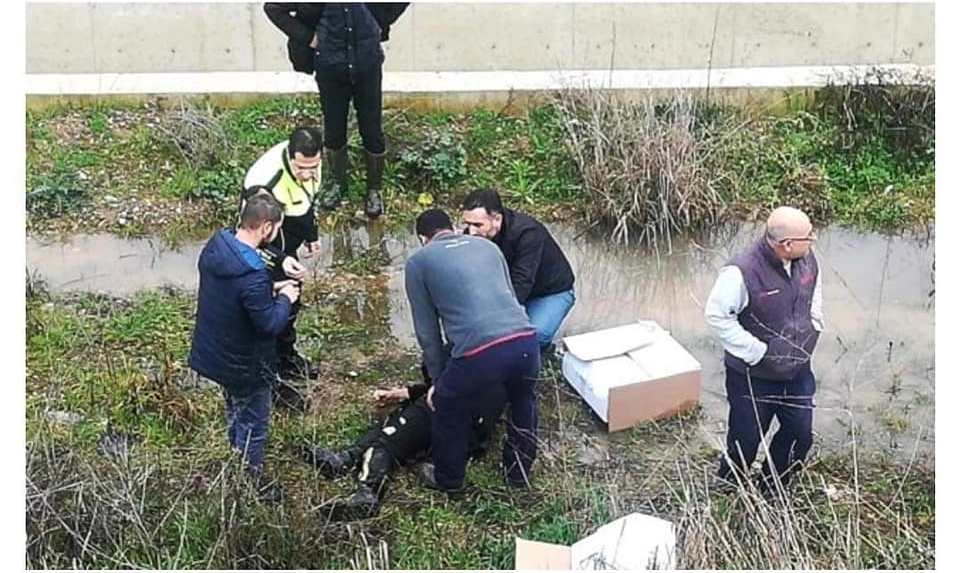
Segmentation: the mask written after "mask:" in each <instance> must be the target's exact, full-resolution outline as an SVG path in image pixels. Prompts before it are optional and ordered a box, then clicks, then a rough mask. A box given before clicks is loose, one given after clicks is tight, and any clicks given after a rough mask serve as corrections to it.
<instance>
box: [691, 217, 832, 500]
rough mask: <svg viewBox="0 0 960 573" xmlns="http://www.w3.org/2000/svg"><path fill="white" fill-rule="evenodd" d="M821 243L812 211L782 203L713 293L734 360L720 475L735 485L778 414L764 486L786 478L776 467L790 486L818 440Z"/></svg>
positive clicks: (711, 320)
mask: <svg viewBox="0 0 960 573" xmlns="http://www.w3.org/2000/svg"><path fill="white" fill-rule="evenodd" d="M815 240H816V237H815V236H814V234H813V226H812V225H811V223H810V219H809V218H808V217H807V216H806V215H805V214H804V213H803V212H802V211H800V210H798V209H794V208H792V207H779V208H777V209H775V210H774V211H773V212H772V213H771V214H770V217H769V218H768V219H767V225H766V232H765V233H764V235H763V237H761V238H760V239H759V240H758V241H756V242H755V243H753V244H752V245H750V246H749V247H747V249H746V250H744V251H743V252H742V253H740V254H739V255H738V256H737V257H735V258H734V259H733V260H732V261H731V262H730V263H729V264H728V265H727V266H725V267H723V268H722V269H721V270H720V275H719V277H718V278H717V281H716V283H715V284H714V286H713V290H712V291H711V292H710V297H709V299H708V300H707V304H706V309H705V315H706V320H707V324H708V325H709V327H710V330H711V331H712V332H713V335H714V336H716V337H717V339H719V341H720V343H721V344H722V346H723V349H724V363H725V366H726V386H727V401H728V402H729V405H730V414H729V418H728V428H727V452H726V455H725V456H724V457H723V459H722V461H721V463H720V470H719V478H720V479H721V480H722V481H725V482H727V483H733V482H735V481H739V480H743V479H744V478H746V475H747V471H748V469H749V467H750V465H751V464H752V463H753V461H754V458H755V457H756V455H757V450H758V448H759V446H760V442H761V440H762V439H764V437H765V435H766V433H767V429H768V428H769V427H770V422H771V420H772V419H773V417H774V416H776V418H777V421H778V422H779V424H780V429H779V430H778V431H777V433H776V435H774V437H773V439H772V440H770V441H769V443H768V444H767V445H766V446H765V447H764V451H765V452H769V457H767V456H764V463H763V471H762V476H761V478H762V479H761V481H760V486H761V490H762V491H763V492H764V493H770V492H772V491H773V488H774V487H775V486H776V484H777V479H774V471H773V470H776V476H777V477H779V482H780V484H781V485H786V483H787V482H788V481H789V479H790V474H791V472H792V471H794V470H795V469H796V467H797V466H799V465H800V464H801V463H802V462H803V460H804V458H805V457H806V455H807V452H808V451H809V450H810V446H811V445H812V443H813V393H814V391H815V390H816V380H815V379H814V376H813V372H812V370H811V368H810V360H811V358H812V356H813V351H814V348H815V347H816V345H817V339H818V338H819V336H820V332H821V331H822V330H823V314H822V300H823V297H822V294H821V286H820V272H819V266H818V264H817V259H816V257H815V256H814V254H813V251H812V250H811V245H812V244H813V242H814V241H815ZM737 474H738V475H737Z"/></svg>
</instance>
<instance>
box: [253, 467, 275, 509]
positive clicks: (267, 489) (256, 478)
mask: <svg viewBox="0 0 960 573" xmlns="http://www.w3.org/2000/svg"><path fill="white" fill-rule="evenodd" d="M247 479H248V480H249V481H250V485H252V486H253V488H254V490H255V491H256V493H257V499H259V500H260V501H261V502H263V503H269V504H277V503H280V502H282V501H283V488H282V487H281V486H280V483H279V482H278V481H276V480H272V479H269V478H267V477H266V476H264V475H263V470H262V469H253V468H248V469H247Z"/></svg>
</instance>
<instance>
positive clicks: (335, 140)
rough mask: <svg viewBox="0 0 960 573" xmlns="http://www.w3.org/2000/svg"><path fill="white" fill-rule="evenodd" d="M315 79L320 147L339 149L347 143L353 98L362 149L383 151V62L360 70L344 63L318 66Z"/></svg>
mask: <svg viewBox="0 0 960 573" xmlns="http://www.w3.org/2000/svg"><path fill="white" fill-rule="evenodd" d="M316 80H317V89H318V90H319V91H320V104H321V107H322V108H323V144H324V146H326V147H327V148H328V149H340V148H341V147H343V146H344V145H346V144H347V114H348V113H349V111H350V102H351V101H353V107H354V109H356V110H357V125H358V127H359V128H360V138H361V139H362V140H363V147H364V149H366V150H367V151H369V152H370V153H377V154H379V153H383V152H384V151H385V150H386V143H385V142H384V138H383V124H382V120H383V92H382V81H383V61H382V60H381V61H380V62H378V63H377V64H375V65H372V66H370V67H369V68H367V69H364V70H356V69H351V68H348V67H347V66H346V65H341V66H337V67H334V68H330V67H323V68H319V69H317V71H316Z"/></svg>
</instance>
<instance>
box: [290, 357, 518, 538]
mask: <svg viewBox="0 0 960 573" xmlns="http://www.w3.org/2000/svg"><path fill="white" fill-rule="evenodd" d="M421 370H422V371H423V378H424V382H423V383H419V384H411V385H408V386H405V387H394V388H390V389H388V390H376V391H375V392H374V393H373V399H374V401H375V402H376V403H377V405H378V406H386V405H388V404H391V403H396V402H400V404H399V405H398V406H397V407H396V408H395V409H394V410H393V411H392V412H390V414H389V415H388V416H387V418H386V420H384V422H383V423H382V424H379V425H375V426H373V427H371V428H370V429H369V430H368V431H367V432H366V433H365V434H363V435H362V436H361V437H360V438H359V439H358V440H356V441H355V442H354V443H353V444H352V445H350V446H348V447H347V448H346V449H344V450H341V451H334V450H330V449H326V448H323V447H320V446H316V445H312V444H310V445H305V446H303V447H302V448H301V454H302V457H303V459H304V460H306V461H307V463H310V464H313V466H314V467H315V468H317V471H318V472H319V473H320V475H322V476H324V477H326V478H335V477H339V476H344V475H347V474H349V473H350V472H352V471H354V470H357V469H359V472H358V475H357V481H358V487H357V491H356V492H355V493H354V494H353V495H352V496H350V497H349V498H347V499H342V500H337V501H335V502H334V503H333V505H332V507H331V508H330V509H329V513H330V519H331V520H333V521H350V520H354V519H366V518H369V517H373V516H374V515H376V514H377V512H378V511H379V509H380V500H381V498H382V497H383V494H384V493H385V491H386V483H387V480H388V478H389V477H390V473H391V472H392V471H393V469H394V468H395V467H396V466H398V465H407V464H410V463H415V462H416V461H418V460H420V459H422V458H423V457H425V456H426V454H427V453H428V452H429V450H430V409H429V407H428V406H427V401H426V397H427V391H428V390H429V389H430V379H429V377H428V376H427V373H426V370H425V369H421ZM498 388H499V386H498ZM486 399H487V400H488V402H487V403H486V404H484V405H483V406H482V407H481V408H479V409H478V411H479V412H481V415H480V416H478V417H477V419H476V420H474V421H473V428H472V431H471V433H470V440H469V446H468V452H469V455H470V457H474V458H476V457H479V456H480V455H482V454H483V453H484V451H486V447H487V444H488V442H489V440H490V435H491V434H492V432H493V429H494V427H495V426H496V422H497V419H498V418H500V414H501V412H502V411H503V407H504V404H505V403H506V400H507V396H506V392H505V391H503V390H500V391H497V392H491V393H490V396H489V397H488V398H486Z"/></svg>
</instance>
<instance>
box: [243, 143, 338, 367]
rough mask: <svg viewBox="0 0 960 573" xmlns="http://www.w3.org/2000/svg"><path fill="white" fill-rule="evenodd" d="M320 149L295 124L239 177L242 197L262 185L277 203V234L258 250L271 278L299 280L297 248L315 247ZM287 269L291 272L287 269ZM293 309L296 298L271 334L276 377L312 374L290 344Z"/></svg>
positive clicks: (317, 244)
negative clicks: (277, 364) (279, 217)
mask: <svg viewBox="0 0 960 573" xmlns="http://www.w3.org/2000/svg"><path fill="white" fill-rule="evenodd" d="M322 150H323V137H322V135H321V134H320V131H319V130H318V129H316V128H314V127H298V128H297V129H295V130H293V133H291V134H290V137H289V139H287V140H285V141H282V142H280V143H278V144H276V145H274V146H273V147H271V148H270V149H269V150H268V151H267V152H266V153H264V154H263V155H262V156H261V157H260V158H259V159H257V161H256V163H254V164H253V166H252V167H250V169H249V170H248V171H247V175H246V177H245V178H244V180H243V187H244V189H245V191H244V195H243V201H245V200H246V199H247V198H248V197H249V196H251V195H253V194H255V193H256V192H259V191H262V190H263V189H264V188H266V189H267V190H269V191H270V192H271V193H272V194H273V197H274V198H275V199H276V200H277V201H279V202H280V205H281V206H283V226H282V227H281V229H280V233H279V234H278V235H277V237H276V239H274V240H273V242H272V243H271V244H270V245H269V247H268V248H266V249H261V253H260V254H261V256H262V257H264V258H265V261H264V262H265V263H266V264H267V267H268V268H269V269H270V270H271V272H272V274H273V275H274V280H283V279H285V278H294V279H297V280H302V279H303V276H304V274H305V273H304V269H303V267H302V266H301V265H300V264H299V262H298V261H299V256H298V251H299V249H300V247H302V246H304V245H306V250H307V253H308V255H312V254H315V253H317V252H319V250H320V242H319V240H318V230H317V220H316V215H315V212H314V202H315V200H316V198H317V196H318V191H319V189H320V171H321V167H320V162H321V159H322ZM243 201H241V209H242V203H243ZM277 259H282V260H277ZM288 259H292V260H288ZM278 263H280V264H278ZM290 268H292V269H293V274H291V273H290V272H288V271H287V269H290ZM299 310H300V303H299V301H298V302H297V303H296V304H294V306H293V309H292V312H291V314H290V320H289V322H288V324H287V327H286V329H284V331H283V332H282V333H281V334H280V336H278V337H277V356H278V357H279V359H280V376H281V377H282V378H300V377H305V378H314V377H316V376H317V374H318V371H317V369H316V367H315V366H313V365H311V364H310V362H309V361H308V360H307V359H306V358H305V357H304V356H303V355H302V354H300V353H299V352H297V349H296V348H295V347H294V344H295V343H296V341H297V331H296V328H295V323H296V319H297V314H298V312H299Z"/></svg>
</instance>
